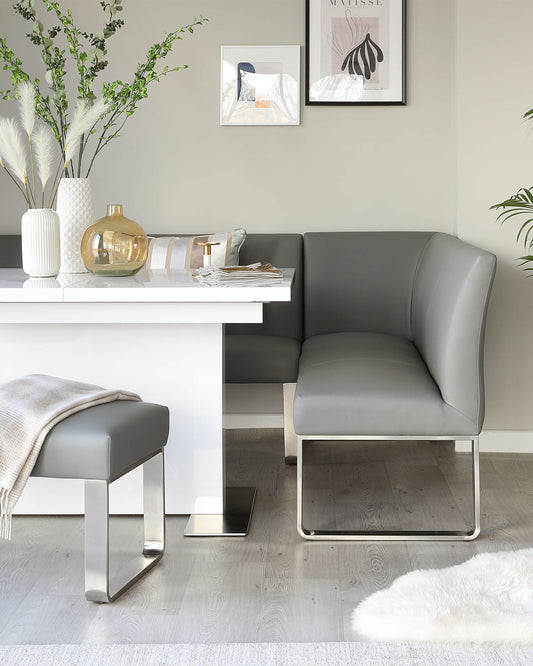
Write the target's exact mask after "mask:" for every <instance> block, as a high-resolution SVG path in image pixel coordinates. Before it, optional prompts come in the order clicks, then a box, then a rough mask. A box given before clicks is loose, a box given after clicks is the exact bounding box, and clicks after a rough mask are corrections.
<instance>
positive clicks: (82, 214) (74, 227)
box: [57, 178, 94, 273]
mask: <svg viewBox="0 0 533 666" xmlns="http://www.w3.org/2000/svg"><path fill="white" fill-rule="evenodd" d="M57 213H58V215H59V224H60V230H61V268H60V270H61V272H62V273H87V272H88V271H87V269H86V268H85V264H84V263H83V259H82V256H81V249H80V248H81V239H82V238H83V234H84V232H85V229H87V227H89V226H90V225H91V224H92V223H93V222H94V211H93V197H92V190H91V183H90V181H89V180H88V179H87V178H62V179H61V182H60V183H59V189H58V192H57Z"/></svg>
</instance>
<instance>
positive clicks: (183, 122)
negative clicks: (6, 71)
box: [0, 0, 455, 232]
mask: <svg viewBox="0 0 533 666" xmlns="http://www.w3.org/2000/svg"><path fill="white" fill-rule="evenodd" d="M37 4H39V0H37ZM70 5H71V6H72V7H73V11H74V13H75V16H76V17H79V23H80V24H83V25H87V26H90V27H91V28H93V27H94V28H95V29H96V28H97V27H98V21H95V17H97V18H98V19H99V2H98V0H86V1H85V2H81V1H78V2H74V1H71V2H70ZM124 5H125V11H124V12H123V16H124V19H125V21H126V26H125V27H124V28H123V29H122V31H121V32H120V33H119V34H117V35H116V36H115V37H114V38H113V40H110V42H109V44H110V46H111V48H110V53H109V58H110V62H111V63H112V66H110V67H109V69H108V70H107V72H106V73H105V74H106V76H109V77H112V78H123V79H127V78H128V77H129V74H130V72H131V71H132V70H133V68H134V66H135V65H136V63H137V62H138V61H139V60H140V58H141V57H142V55H143V54H144V52H145V51H146V50H147V49H148V48H149V46H150V45H151V44H152V43H153V42H154V41H157V40H159V39H160V37H161V35H162V33H163V31H164V30H167V31H171V30H172V29H173V28H174V27H175V26H178V25H183V24H184V23H187V22H188V21H189V19H191V18H193V17H194V16H195V15H198V14H200V13H203V14H204V16H207V17H208V18H209V23H208V24H206V26H205V27H202V28H200V29H199V30H198V32H197V33H196V34H195V35H194V36H192V37H190V38H189V37H185V39H184V41H183V42H181V43H179V44H178V45H177V47H176V50H175V55H174V56H172V57H171V58H170V59H169V62H170V63H172V64H174V63H187V64H189V66H190V69H188V70H186V71H183V72H179V73H177V74H174V75H172V76H170V77H168V78H167V79H166V80H165V81H163V82H162V83H160V84H156V86H155V87H154V88H153V89H152V91H151V95H150V98H149V99H148V100H145V102H144V103H143V104H142V106H141V107H140V108H139V110H138V112H137V114H136V115H135V116H133V117H132V119H131V120H130V121H128V124H127V125H126V127H125V130H124V135H123V137H122V138H121V139H119V140H118V141H117V142H116V143H115V145H110V146H108V148H107V149H106V151H105V152H103V153H102V155H101V156H100V158H99V161H98V162H97V163H96V167H95V170H94V173H93V176H92V181H93V186H94V192H95V199H96V204H97V210H98V211H99V212H101V214H102V215H103V214H104V207H105V204H106V203H107V202H110V201H117V202H123V203H124V205H125V212H126V214H127V215H129V217H132V218H133V219H136V220H138V221H139V222H140V223H141V224H143V226H145V228H147V229H149V230H151V231H154V232H155V231H157V232H165V231H177V230H183V231H197V230H211V229H224V228H226V227H228V225H229V226H244V227H245V228H246V229H249V230H257V231H275V230H297V231H304V230H311V229H315V230H316V229H359V228H368V229H378V228H399V229H405V228H408V229H424V228H427V227H431V228H435V229H441V230H451V229H452V225H453V208H454V196H453V187H454V183H453V179H454V152H455V147H454V125H453V123H454V85H453V67H452V63H453V43H452V42H451V40H450V36H451V35H453V3H452V2H450V0H432V1H431V2H427V0H409V2H408V5H409V16H408V24H409V37H408V100H409V104H408V105H407V106H405V107H394V106H387V107H378V106H374V107H372V106H370V107H360V108H354V107H348V108H335V107H330V108H328V107H305V106H303V104H302V124H301V125H300V126H298V127H221V126H220V125H219V89H220V85H219V70H220V46H221V45H222V44H226V45H231V44H252V45H253V44H301V45H302V54H301V57H302V84H303V59H304V52H303V44H304V35H305V26H304V5H305V3H304V1H303V0H268V1H267V0H246V1H244V0H223V1H222V0H202V1H200V2H198V1H193V0H178V1H177V0H151V2H149V3H148V2H146V1H145V0H125V2H124ZM20 23H21V22H20V19H19V18H18V17H17V18H16V19H15V17H14V16H13V12H12V10H11V9H10V3H2V4H1V5H0V26H1V32H2V33H3V34H11V35H12V36H11V37H10V41H13V44H16V45H17V50H19V49H20V52H21V53H22V55H23V56H24V57H25V58H26V57H27V55H26V54H27V53H28V49H29V47H28V46H27V45H23V46H22V48H21V47H20V46H19V44H20V41H19V40H20V37H21V36H22V30H21V26H20ZM4 76H5V75H4ZM302 88H303V86H302ZM302 100H303V89H302ZM0 188H1V189H0V196H1V198H2V199H3V200H4V201H5V204H6V207H5V210H4V214H3V216H2V219H1V220H0V223H1V225H2V230H3V231H4V232H6V231H17V229H18V228H19V218H20V213H21V212H22V210H23V205H22V202H21V201H18V199H17V197H16V194H15V192H14V191H13V189H12V187H11V186H10V184H9V183H7V182H6V180H5V179H2V180H0ZM435 202H438V205H435Z"/></svg>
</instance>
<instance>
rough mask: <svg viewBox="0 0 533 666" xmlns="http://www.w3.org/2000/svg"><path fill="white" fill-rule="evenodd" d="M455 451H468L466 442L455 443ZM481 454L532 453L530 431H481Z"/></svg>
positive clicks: (532, 434) (532, 445)
mask: <svg viewBox="0 0 533 666" xmlns="http://www.w3.org/2000/svg"><path fill="white" fill-rule="evenodd" d="M455 450H456V451H470V444H469V443H468V442H457V443H456V444H455ZM479 450H480V451H481V452H483V453H533V431H532V430H483V431H482V432H481V434H480V436H479Z"/></svg>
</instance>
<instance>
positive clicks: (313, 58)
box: [305, 0, 406, 106]
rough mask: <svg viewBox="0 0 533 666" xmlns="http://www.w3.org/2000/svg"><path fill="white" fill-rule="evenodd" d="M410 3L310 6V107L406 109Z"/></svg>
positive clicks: (359, 0) (362, 0)
mask: <svg viewBox="0 0 533 666" xmlns="http://www.w3.org/2000/svg"><path fill="white" fill-rule="evenodd" d="M405 42H406V0H306V8H305V104H306V106H314V105H321V106H322V105H331V106H356V105H360V104H362V105H375V104H380V105H381V104H389V105H405V104H406V84H405V79H406V63H405V50H406V49H405Z"/></svg>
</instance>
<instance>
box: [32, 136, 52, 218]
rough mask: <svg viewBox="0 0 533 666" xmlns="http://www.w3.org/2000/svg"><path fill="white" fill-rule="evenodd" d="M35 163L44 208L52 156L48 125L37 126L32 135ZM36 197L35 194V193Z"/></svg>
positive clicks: (50, 173)
mask: <svg viewBox="0 0 533 666" xmlns="http://www.w3.org/2000/svg"><path fill="white" fill-rule="evenodd" d="M33 146H34V151H35V161H36V162H37V173H38V174H39V180H40V181H41V187H42V200H41V202H42V203H41V206H42V207H43V208H44V191H45V189H46V185H47V183H48V181H49V180H50V176H51V175H52V160H53V156H54V135H53V134H52V130H51V129H50V128H49V127H48V125H39V127H37V129H36V130H35V134H34V135H33ZM36 196H37V193H36Z"/></svg>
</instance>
